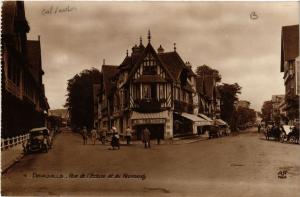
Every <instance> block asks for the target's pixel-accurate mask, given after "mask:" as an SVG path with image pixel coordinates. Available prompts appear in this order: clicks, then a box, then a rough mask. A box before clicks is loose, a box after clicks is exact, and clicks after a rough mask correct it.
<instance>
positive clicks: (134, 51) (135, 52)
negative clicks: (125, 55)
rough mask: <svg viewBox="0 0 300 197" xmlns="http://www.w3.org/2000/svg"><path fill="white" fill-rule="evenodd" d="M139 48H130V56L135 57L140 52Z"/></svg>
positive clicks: (135, 46)
mask: <svg viewBox="0 0 300 197" xmlns="http://www.w3.org/2000/svg"><path fill="white" fill-rule="evenodd" d="M140 51H141V50H140V48H139V47H138V46H137V45H134V47H132V53H131V55H136V54H138V53H139V52H140Z"/></svg>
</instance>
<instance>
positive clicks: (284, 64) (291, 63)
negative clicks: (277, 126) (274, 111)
mask: <svg viewBox="0 0 300 197" xmlns="http://www.w3.org/2000/svg"><path fill="white" fill-rule="evenodd" d="M299 70H300V69H299V25H292V26H284V27H282V32H281V65H280V71H281V72H283V73H284V75H283V79H284V85H285V106H286V108H285V110H286V113H287V116H288V118H289V120H290V121H291V122H293V121H294V120H299V95H300V85H299Z"/></svg>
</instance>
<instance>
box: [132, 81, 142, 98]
mask: <svg viewBox="0 0 300 197" xmlns="http://www.w3.org/2000/svg"><path fill="white" fill-rule="evenodd" d="M140 95H141V91H140V84H135V85H134V86H133V98H134V99H140V98H141V96H140Z"/></svg>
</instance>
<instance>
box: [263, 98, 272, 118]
mask: <svg viewBox="0 0 300 197" xmlns="http://www.w3.org/2000/svg"><path fill="white" fill-rule="evenodd" d="M272 110H273V104H272V101H265V102H264V104H263V106H262V108H261V112H262V120H263V121H265V122H268V121H271V118H272Z"/></svg>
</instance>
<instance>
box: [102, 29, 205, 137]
mask: <svg viewBox="0 0 300 197" xmlns="http://www.w3.org/2000/svg"><path fill="white" fill-rule="evenodd" d="M150 40H151V35H150V32H149V35H148V44H147V46H146V47H145V46H144V45H143V43H142V40H140V44H139V46H138V45H135V46H133V47H132V53H131V54H130V55H129V54H128V52H127V54H126V57H125V58H124V60H123V62H122V63H121V64H120V65H117V66H114V65H105V64H103V65H102V71H101V72H102V75H103V78H102V83H101V86H100V95H99V99H98V102H99V103H98V106H99V107H100V108H101V110H100V112H99V117H98V120H97V121H98V123H99V124H98V128H99V129H103V130H110V128H111V127H112V126H115V127H116V128H117V130H118V131H119V132H120V134H121V135H124V134H125V130H126V128H127V127H130V128H132V129H134V130H135V131H136V134H137V138H140V136H141V131H142V130H143V129H145V128H148V129H149V130H150V132H151V137H157V136H160V137H161V138H171V137H173V136H178V135H186V134H195V133H197V127H198V126H201V125H202V124H203V123H207V121H206V120H204V119H202V118H200V117H198V116H197V115H198V114H197V110H195V108H196V106H198V102H197V98H198V95H197V94H196V79H195V76H196V75H195V73H194V72H193V71H192V69H191V66H190V64H189V63H185V62H184V61H183V60H182V59H181V57H180V56H179V54H178V53H177V51H176V46H174V51H170V52H165V51H164V49H163V47H162V46H160V47H159V48H158V49H157V51H156V50H155V49H154V48H153V46H152V44H151V43H150Z"/></svg>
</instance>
